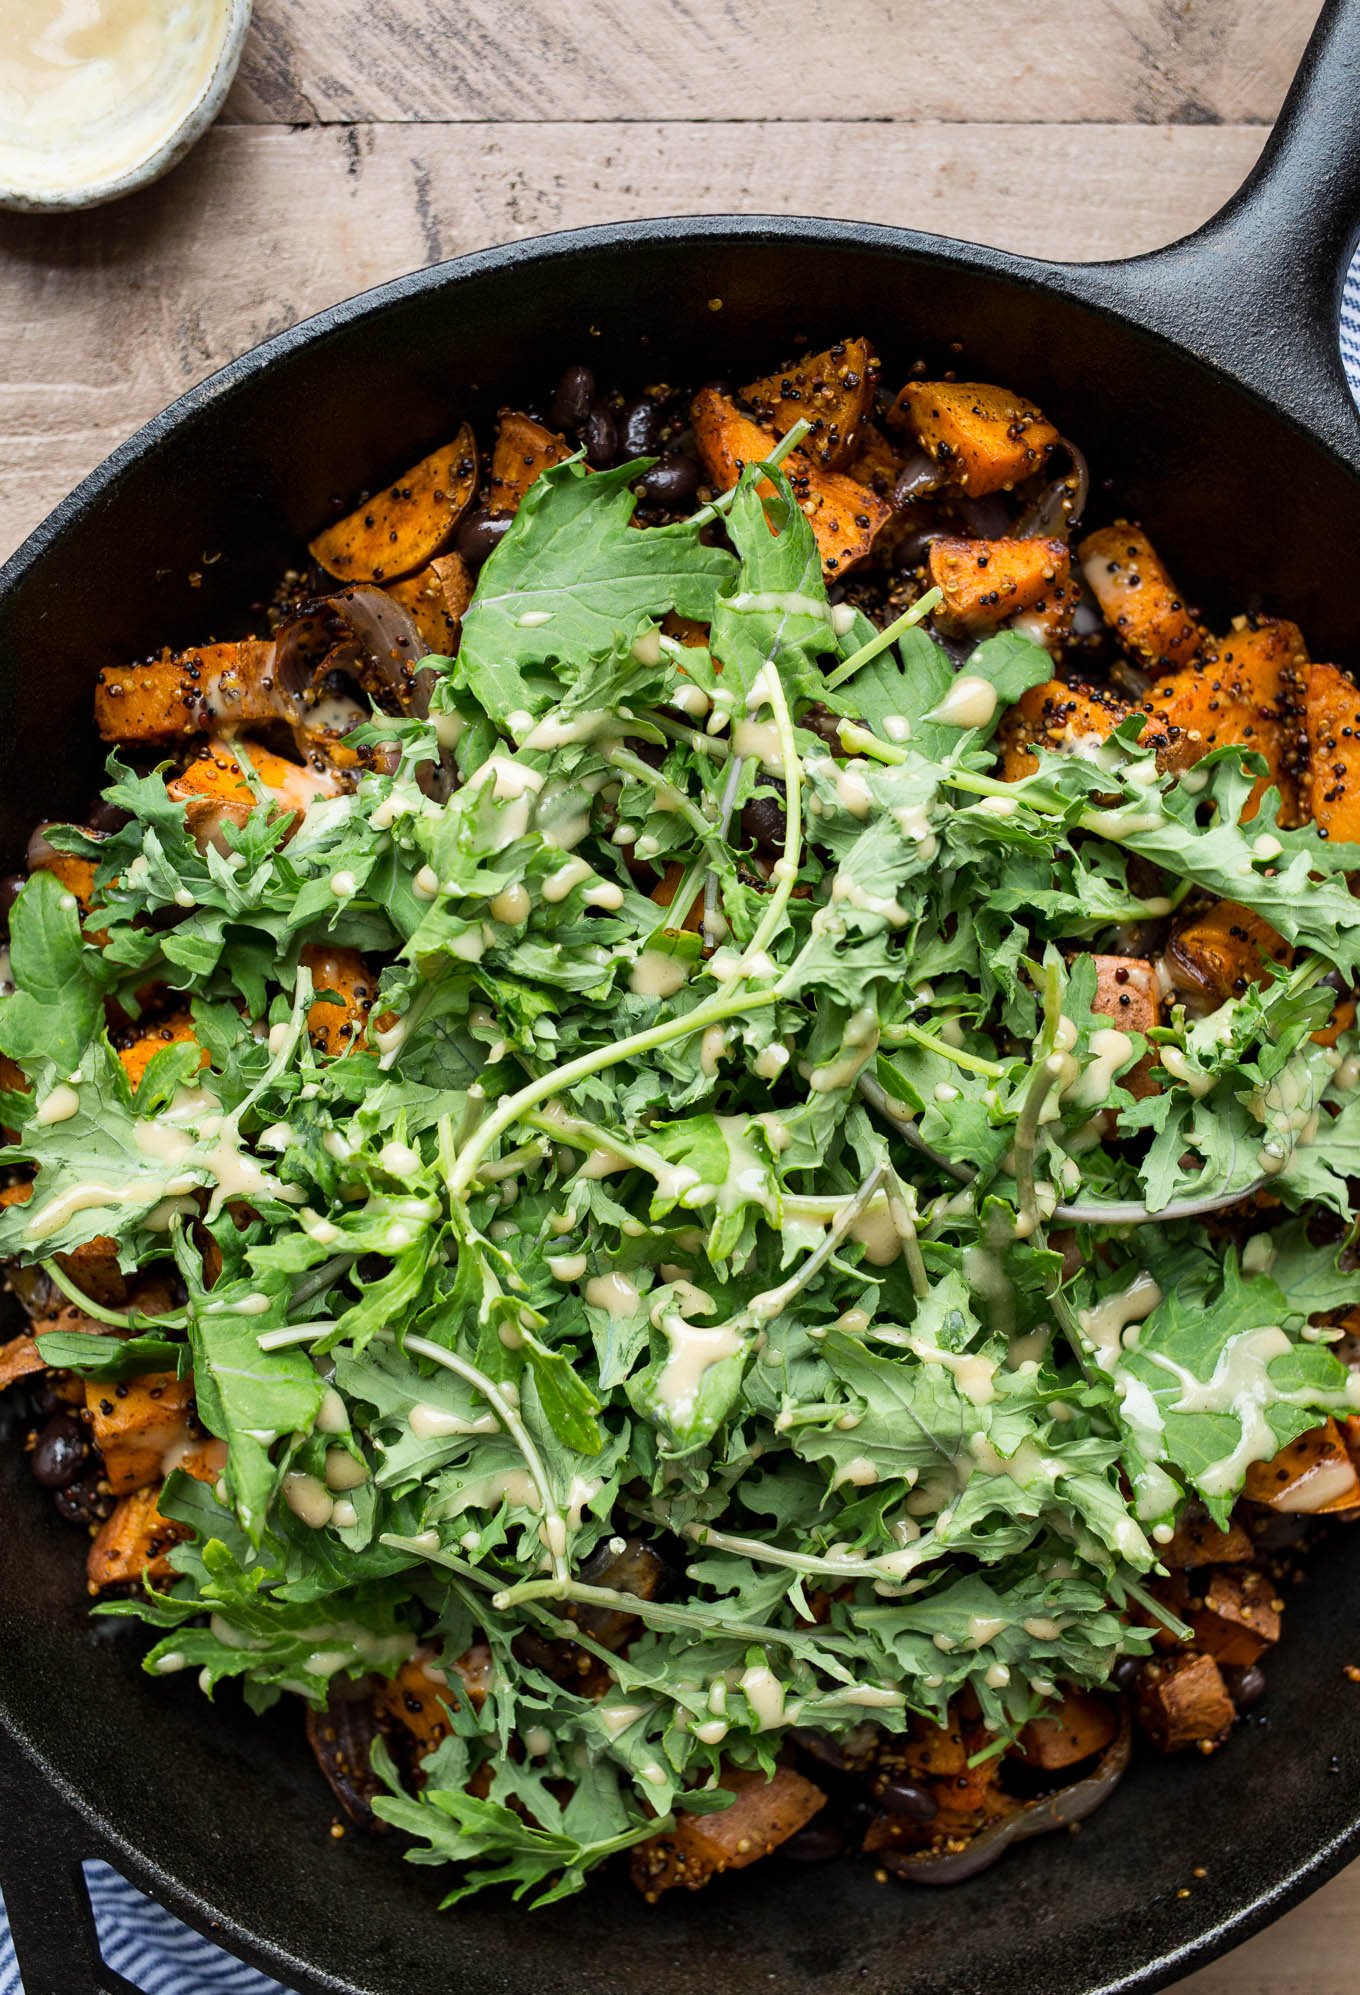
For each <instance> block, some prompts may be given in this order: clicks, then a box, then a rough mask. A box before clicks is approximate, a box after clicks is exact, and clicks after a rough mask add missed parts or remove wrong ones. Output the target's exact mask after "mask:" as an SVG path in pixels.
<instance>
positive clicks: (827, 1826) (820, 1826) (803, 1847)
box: [779, 1819, 845, 1863]
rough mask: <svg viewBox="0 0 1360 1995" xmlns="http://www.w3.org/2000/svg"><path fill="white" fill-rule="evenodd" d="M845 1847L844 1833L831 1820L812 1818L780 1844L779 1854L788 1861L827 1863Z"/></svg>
mask: <svg viewBox="0 0 1360 1995" xmlns="http://www.w3.org/2000/svg"><path fill="white" fill-rule="evenodd" d="M844 1848H845V1835H844V1832H843V1831H842V1830H841V1829H840V1827H839V1826H838V1825H837V1824H836V1823H835V1822H834V1821H833V1822H827V1821H821V1820H816V1819H814V1820H813V1821H811V1822H809V1823H808V1825H807V1827H806V1828H804V1829H800V1830H799V1831H798V1833H797V1835H796V1836H790V1837H789V1839H788V1841H787V1842H786V1843H782V1844H781V1845H780V1850H779V1854H780V1855H781V1856H782V1857H787V1859H788V1861H789V1862H790V1863H829V1862H830V1861H831V1859H832V1858H833V1857H837V1856H839V1855H840V1854H841V1852H842V1851H843V1850H844Z"/></svg>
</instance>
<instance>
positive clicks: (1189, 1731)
mask: <svg viewBox="0 0 1360 1995" xmlns="http://www.w3.org/2000/svg"><path fill="white" fill-rule="evenodd" d="M1137 1709H1138V1717H1139V1720H1140V1722H1141V1723H1142V1726H1143V1729H1144V1731H1145V1732H1146V1733H1147V1734H1148V1737H1149V1738H1150V1739H1151V1740H1152V1742H1153V1744H1154V1745H1156V1746H1158V1747H1160V1749H1161V1750H1162V1751H1163V1752H1164V1753H1174V1752H1179V1751H1180V1750H1181V1749H1182V1748H1183V1747H1185V1746H1195V1745H1199V1744H1201V1743H1204V1744H1209V1743H1212V1742H1213V1741H1215V1740H1217V1739H1220V1738H1222V1736H1223V1735H1224V1733H1225V1732H1227V1731H1229V1730H1230V1729H1231V1727H1232V1724H1233V1721H1234V1719H1235V1718H1236V1716H1237V1712H1236V1709H1235V1708H1234V1705H1233V1701H1232V1699H1231V1697H1229V1695H1228V1691H1227V1686H1226V1685H1225V1683H1224V1681H1223V1677H1222V1675H1221V1673H1220V1671H1219V1667H1218V1664H1217V1663H1216V1662H1215V1661H1214V1659H1213V1657H1212V1656H1201V1655H1193V1654H1191V1655H1180V1656H1177V1657H1175V1658H1174V1659H1172V1660H1169V1661H1166V1662H1161V1661H1158V1662H1150V1663H1145V1664H1144V1665H1143V1667H1142V1669H1141V1670H1140V1671H1139V1673H1138V1691H1137Z"/></svg>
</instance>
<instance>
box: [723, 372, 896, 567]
mask: <svg viewBox="0 0 1360 1995" xmlns="http://www.w3.org/2000/svg"><path fill="white" fill-rule="evenodd" d="M693 416H694V440H695V442H696V443H697V444H698V446H699V455H700V456H701V457H702V459H703V461H704V467H705V469H706V470H707V472H708V475H709V477H710V478H711V479H712V481H713V483H714V484H715V485H717V486H718V487H720V489H721V490H723V491H726V490H727V489H728V488H729V486H732V485H735V484H736V482H737V479H738V478H739V477H740V476H741V472H742V469H743V467H744V466H745V465H747V464H759V463H760V462H761V461H762V459H764V458H766V457H768V456H769V454H770V452H771V451H772V450H773V449H774V447H775V443H776V440H777V439H776V438H775V437H774V436H773V435H772V434H771V432H770V431H769V430H767V429H762V428H761V427H760V425H759V423H755V422H753V421H752V420H751V418H750V417H749V416H748V415H744V414H743V413H742V411H741V410H740V409H739V408H738V407H737V405H736V403H735V402H734V401H733V400H732V399H731V397H730V396H728V395H724V394H722V393H721V392H720V391H719V390H718V389H717V388H702V389H701V390H700V391H699V393H698V394H697V395H696V396H695V398H694V409H693ZM784 475H785V476H786V477H787V479H788V481H789V484H790V485H791V486H792V488H793V496H794V498H795V500H796V501H797V503H798V505H799V506H800V507H801V509H802V511H803V513H804V514H805V515H806V518H807V522H808V525H809V526H810V527H811V528H812V534H813V538H814V540H815V541H816V543H817V550H818V553H819V554H820V555H821V557H822V572H823V574H824V575H826V576H828V577H832V576H840V575H845V574H848V573H849V571H850V570H851V569H852V568H856V567H858V566H859V564H860V562H861V561H863V560H865V559H866V558H867V556H868V555H869V553H870V551H871V549H872V547H873V544H874V536H875V534H877V533H878V532H879V531H880V529H881V528H883V527H884V526H886V525H887V523H888V521H889V519H890V518H891V517H892V508H891V507H890V506H889V505H888V503H887V501H886V499H881V498H880V497H879V496H878V494H877V492H871V491H870V490H869V488H868V487H867V486H866V485H857V484H856V483H855V481H854V479H853V478H847V477H846V475H845V473H844V472H841V471H828V470H827V469H826V467H825V466H824V465H822V464H819V463H818V462H817V461H816V459H815V458H811V457H809V456H808V455H807V453H806V452H805V451H802V450H794V451H791V452H790V453H789V455H788V457H787V458H785V460H784Z"/></svg>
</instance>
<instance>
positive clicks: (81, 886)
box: [28, 839, 95, 914]
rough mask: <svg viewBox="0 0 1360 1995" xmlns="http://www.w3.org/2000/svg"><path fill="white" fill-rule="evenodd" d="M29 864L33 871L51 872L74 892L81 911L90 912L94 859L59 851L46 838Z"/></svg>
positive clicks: (92, 896) (92, 895)
mask: <svg viewBox="0 0 1360 1995" xmlns="http://www.w3.org/2000/svg"><path fill="white" fill-rule="evenodd" d="M28 864H29V871H30V872H32V873H51V875H52V876H53V878H54V879H56V880H59V881H60V882H61V884H62V886H63V887H65V889H66V891H67V893H68V894H74V896H75V898H76V902H77V904H78V905H79V908H80V911H81V913H82V914H88V913H89V911H90V902H91V901H92V900H93V899H94V874H95V862H94V860H93V859H82V858H80V857H79V855H78V854H77V853H75V852H58V851H57V849H56V847H55V846H51V845H48V844H47V842H46V840H45V839H44V840H43V841H42V842H41V843H40V845H39V847H38V853H37V856H36V857H34V858H31V859H30V860H29V862H28Z"/></svg>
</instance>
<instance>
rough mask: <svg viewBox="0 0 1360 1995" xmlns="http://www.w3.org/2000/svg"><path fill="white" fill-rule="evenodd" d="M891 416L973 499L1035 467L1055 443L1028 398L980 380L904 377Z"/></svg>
mask: <svg viewBox="0 0 1360 1995" xmlns="http://www.w3.org/2000/svg"><path fill="white" fill-rule="evenodd" d="M892 415H893V419H895V420H896V421H898V422H901V423H904V424H906V425H907V427H909V428H910V429H911V430H913V431H914V432H915V435H916V438H917V441H918V442H919V443H920V445H921V448H922V449H923V450H924V451H925V452H926V453H927V455H928V456H930V457H932V458H933V459H934V461H935V463H936V464H937V465H938V466H939V468H940V470H941V472H942V473H943V475H944V478H945V481H946V482H947V483H948V484H951V485H957V486H958V488H959V490H960V491H963V492H967V493H968V495H969V496H970V498H974V499H977V498H981V497H982V496H983V495H984V494H985V493H987V492H1000V491H1009V489H1010V488H1011V486H1013V485H1019V484H1021V483H1022V482H1023V481H1024V480H1025V479H1026V478H1029V477H1032V476H1033V475H1034V473H1035V472H1036V471H1041V470H1042V469H1043V467H1044V465H1045V464H1046V463H1047V462H1048V459H1049V456H1050V455H1051V453H1052V451H1053V447H1054V445H1055V444H1056V443H1057V441H1058V432H1057V430H1056V429H1054V427H1053V425H1052V423H1051V422H1049V421H1048V420H1047V419H1046V418H1045V417H1044V416H1043V415H1041V414H1040V412H1039V410H1038V409H1036V408H1035V407H1034V404H1033V403H1032V402H1028V401H1025V400H1024V399H1023V397H1021V396H1019V395H1012V394H1011V393H1010V392H1009V391H1008V390H1007V389H1005V388H994V387H990V386H988V385H987V384H985V383H983V382H980V381H909V382H908V383H907V385H906V387H905V388H904V389H903V390H902V392H901V393H900V395H899V396H898V397H897V400H896V401H895V402H894V404H893V409H892Z"/></svg>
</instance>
